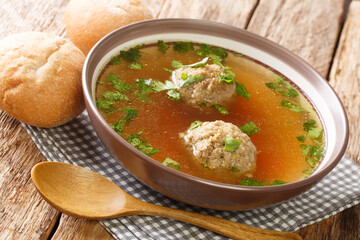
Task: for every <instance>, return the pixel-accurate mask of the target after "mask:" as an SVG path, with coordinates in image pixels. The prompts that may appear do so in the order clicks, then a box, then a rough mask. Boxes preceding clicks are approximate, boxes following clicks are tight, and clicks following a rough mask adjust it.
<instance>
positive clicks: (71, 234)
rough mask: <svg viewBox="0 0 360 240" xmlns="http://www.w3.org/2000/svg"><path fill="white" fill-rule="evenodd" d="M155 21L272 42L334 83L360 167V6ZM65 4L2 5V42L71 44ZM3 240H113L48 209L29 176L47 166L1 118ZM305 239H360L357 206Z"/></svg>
mask: <svg viewBox="0 0 360 240" xmlns="http://www.w3.org/2000/svg"><path fill="white" fill-rule="evenodd" d="M145 2H146V3H147V4H148V5H149V7H150V9H151V10H152V12H153V13H154V17H157V18H167V17H186V18H200V19H207V20H212V21H218V22H223V23H226V24H230V25H234V26H237V27H240V28H244V29H247V30H249V31H251V32H254V33H257V34H259V35H262V36H264V37H266V38H268V39H271V40H273V41H275V42H277V43H279V44H281V45H282V46H284V47H286V48H288V49H290V50H291V51H293V52H295V53H296V54H298V55H299V56H301V57H302V58H304V59H305V60H306V61H308V62H309V63H310V64H311V65H312V66H313V67H314V68H315V69H317V70H318V71H319V73H320V74H321V75H322V76H324V77H325V78H326V79H328V80H329V82H330V84H331V85H332V86H333V87H334V88H335V90H336V91H337V93H338V94H339V96H340V98H341V100H342V101H343V103H344V105H345V107H346V110H347V113H348V117H349V121H350V132H351V135H350V142H349V146H348V149H347V155H348V156H350V157H351V158H352V159H353V160H355V161H357V162H358V163H359V162H360V147H359V146H360V144H359V143H360V126H359V125H360V124H359V118H360V114H359V112H360V94H359V93H360V1H358V0H354V1H352V2H351V1H347V0H316V1H314V0H304V1H299V0H287V1H285V0H258V1H257V0H197V1H194V0H193V1H191V0H190V1H189V0H146V1H145ZM67 3H68V0H38V1H36V0H23V1H18V0H6V1H5V0H2V2H1V4H0V37H1V38H2V37H5V36H7V35H10V34H13V33H17V32H22V31H29V30H32V31H43V32H50V33H54V34H56V35H60V36H63V37H67V35H66V31H65V25H64V20H63V18H64V10H65V7H66V5H67ZM0 71H1V69H0ZM0 129H1V130H0V136H1V137H0V239H113V238H112V237H111V236H110V235H109V234H108V233H107V232H106V231H105V229H104V228H103V227H102V226H101V225H100V224H99V223H98V222H97V221H87V220H82V219H76V218H73V217H69V216H67V215H64V214H61V213H59V212H57V211H56V210H54V209H53V208H51V207H50V206H49V205H48V204H47V203H46V202H45V201H43V200H42V199H41V197H40V196H39V194H37V192H36V190H35V188H34V186H33V184H32V182H31V180H30V170H31V168H32V167H33V166H34V165H35V164H36V163H38V162H42V161H46V159H45V158H44V157H43V156H42V155H41V153H40V152H39V150H38V149H37V147H36V146H35V144H34V143H33V142H32V140H31V139H30V137H29V136H28V135H27V133H26V132H25V130H24V128H23V127H22V126H21V124H20V123H19V122H18V121H17V120H15V119H13V118H11V117H9V116H7V115H6V114H5V113H4V112H0ZM298 233H299V234H300V235H301V236H302V237H303V238H304V239H360V205H357V206H354V207H352V208H350V209H347V210H345V211H343V212H341V213H339V214H336V215H335V216H332V217H329V218H328V219H325V220H323V221H321V222H319V223H315V224H312V225H310V226H308V227H305V228H303V229H300V230H299V231H298Z"/></svg>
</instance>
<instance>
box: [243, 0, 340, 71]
mask: <svg viewBox="0 0 360 240" xmlns="http://www.w3.org/2000/svg"><path fill="white" fill-rule="evenodd" d="M345 2H346V0H328V1H314V0H302V1H294V0H290V1H284V0H261V1H260V2H259V5H258V6H257V8H256V10H255V12H254V15H253V16H252V18H251V21H250V24H249V27H248V30H249V31H251V32H255V33H257V34H259V35H261V36H264V37H266V38H268V39H270V40H272V41H274V42H277V43H279V44H280V45H282V46H284V47H286V48H288V49H289V50H290V51H292V52H294V53H296V54H297V55H299V56H300V57H302V58H303V59H304V60H305V61H307V62H308V63H310V65H312V66H313V67H314V68H315V69H316V70H317V71H318V72H319V73H320V74H321V75H322V76H324V77H326V76H327V74H328V71H329V68H330V63H331V60H332V55H333V53H334V49H335V45H336V41H337V37H338V34H339V31H340V26H341V20H342V16H343V11H344V5H345Z"/></svg>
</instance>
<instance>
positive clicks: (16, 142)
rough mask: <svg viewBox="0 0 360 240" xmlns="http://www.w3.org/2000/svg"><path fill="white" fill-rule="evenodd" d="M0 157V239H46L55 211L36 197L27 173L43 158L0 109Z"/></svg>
mask: <svg viewBox="0 0 360 240" xmlns="http://www.w3.org/2000/svg"><path fill="white" fill-rule="evenodd" d="M0 158H1V161H0V239H47V237H48V236H49V234H50V232H51V230H52V228H53V226H54V224H55V222H56V219H57V217H58V214H59V213H58V212H57V211H56V210H55V209H53V208H52V207H50V206H49V205H48V204H47V203H46V202H45V201H44V200H43V199H42V198H41V197H40V195H39V194H38V193H37V192H36V189H35V187H34V185H33V184H32V182H31V177H30V171H31V168H32V167H33V166H34V165H35V164H36V163H38V162H40V161H45V158H44V157H43V156H42V155H41V153H40V152H39V150H38V148H37V147H36V146H35V144H34V143H33V142H32V140H31V139H30V137H29V135H28V134H27V133H26V132H25V131H24V129H23V128H22V126H21V125H19V123H18V122H17V121H16V120H14V119H11V118H9V117H8V116H7V115H5V114H4V113H3V112H2V113H1V114H0ZM35 216H36V217H35Z"/></svg>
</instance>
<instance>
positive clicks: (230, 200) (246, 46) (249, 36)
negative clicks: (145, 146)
mask: <svg viewBox="0 0 360 240" xmlns="http://www.w3.org/2000/svg"><path fill="white" fill-rule="evenodd" d="M159 39H161V40H165V41H166V40H168V41H171V40H173V41H174V40H187V41H194V42H204V43H207V44H211V45H216V46H220V47H223V48H226V49H230V50H234V51H236V52H241V53H243V54H245V55H248V56H250V57H251V58H253V59H255V60H258V61H260V62H262V63H263V64H265V65H268V66H270V67H271V68H273V69H275V70H277V71H278V72H280V73H281V74H283V75H285V76H286V77H287V78H289V79H291V80H292V81H293V83H294V84H295V85H297V86H298V87H299V88H300V89H301V90H302V91H303V92H304V93H305V95H306V96H307V98H308V99H309V101H310V102H311V103H312V104H313V106H314V107H315V109H316V110H317V113H318V115H319V117H320V120H321V121H322V124H323V126H324V132H325V138H326V149H325V155H324V158H323V159H322V161H321V164H320V165H319V167H318V168H317V170H316V171H315V172H314V173H313V174H312V175H311V176H309V177H308V178H306V179H303V180H300V181H297V182H294V183H289V184H284V185H278V186H266V187H251V186H237V185H230V184H223V183H218V182H213V181H208V180H204V179H200V178H197V177H194V176H190V175H188V174H184V173H182V172H179V171H176V170H173V169H171V168H168V167H166V166H163V165H162V164H160V163H159V162H157V161H155V160H153V159H152V158H150V157H148V156H146V155H145V154H143V153H141V152H140V151H138V150H137V149H135V148H134V147H133V146H131V145H130V144H129V143H127V142H126V141H125V140H124V139H123V138H121V137H120V136H119V135H118V134H117V133H116V132H115V131H114V130H113V129H112V128H111V127H110V126H109V125H108V124H107V123H106V122H105V120H104V119H103V118H102V117H101V115H100V113H99V111H98V110H97V108H96V104H95V99H94V92H95V83H96V80H97V77H98V75H99V73H100V71H101V70H102V68H103V66H104V65H105V64H106V63H107V62H108V61H109V60H110V58H111V56H114V55H116V53H118V52H119V51H120V50H121V49H123V48H126V47H131V46H135V45H137V44H142V43H152V42H156V41H157V40H159ZM83 89H84V94H85V102H86V108H87V111H88V113H89V117H90V119H91V122H92V125H93V126H94V128H95V131H96V132H97V135H98V136H99V138H100V139H101V141H102V142H103V144H104V145H105V147H106V148H107V150H108V151H109V152H110V153H111V155H112V156H114V157H115V158H116V159H117V160H118V161H119V162H120V163H121V164H122V165H123V166H124V167H125V169H127V170H128V171H129V172H130V173H131V174H132V175H134V176H135V177H136V178H137V179H139V180H140V181H142V182H143V183H145V184H146V185H148V186H150V187H151V188H153V189H155V190H157V191H159V192H161V193H163V194H165V195H166V196H169V197H171V198H174V199H176V200H179V201H183V202H186V203H189V204H193V205H197V206H201V207H207V208H213V209H221V210H239V209H250V208H256V207H261V206H266V205H270V204H274V203H278V202H280V201H284V200H287V199H290V198H292V197H294V196H297V195H299V194H300V193H302V192H304V191H306V190H307V189H309V188H310V187H312V186H313V185H314V184H316V183H317V182H318V181H319V180H320V179H322V178H323V177H324V176H325V175H326V174H328V173H329V172H330V171H331V170H332V169H333V168H334V167H335V166H336V164H337V163H338V162H339V160H340V159H341V158H342V156H343V155H344V152H345V149H346V146H347V142H348V135H349V132H348V131H349V130H348V121H347V117H346V114H345V111H344V108H343V106H342V104H341V102H340V100H339V98H338V97H337V95H336V93H335V92H334V91H333V89H332V88H331V87H330V85H329V84H328V83H327V81H326V80H324V79H323V78H322V77H321V76H320V75H319V74H318V73H317V72H316V71H315V70H314V69H313V68H312V67H311V66H310V65H309V64H307V63H306V62H305V61H303V60H302V59H300V58H299V57H298V56H296V55H295V54H293V53H291V52H290V51H288V50H286V49H285V48H283V47H281V46H279V45H277V44H275V43H273V42H271V41H269V40H267V39H265V38H263V37H260V36H258V35H255V34H253V33H250V32H248V31H245V30H242V29H239V28H236V27H232V26H228V25H224V24H220V23H216V22H208V21H202V20H193V19H160V20H150V21H145V22H140V23H136V24H133V25H129V26H126V27H123V28H120V29H118V30H116V31H114V32H112V33H110V34H109V35H107V36H106V37H104V38H103V39H102V40H101V41H100V42H98V43H97V45H96V46H95V47H94V48H93V49H92V50H91V52H90V53H89V55H88V56H87V59H86V62H85V65H84V69H83Z"/></svg>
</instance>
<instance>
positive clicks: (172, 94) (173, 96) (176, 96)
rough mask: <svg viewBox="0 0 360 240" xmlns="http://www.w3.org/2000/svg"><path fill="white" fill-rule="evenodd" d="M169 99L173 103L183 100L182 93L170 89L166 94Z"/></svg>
mask: <svg viewBox="0 0 360 240" xmlns="http://www.w3.org/2000/svg"><path fill="white" fill-rule="evenodd" d="M166 95H167V97H168V98H169V99H170V100H173V101H179V100H180V99H181V95H180V93H179V92H178V91H177V90H176V89H170V90H169V91H167V92H166Z"/></svg>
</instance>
